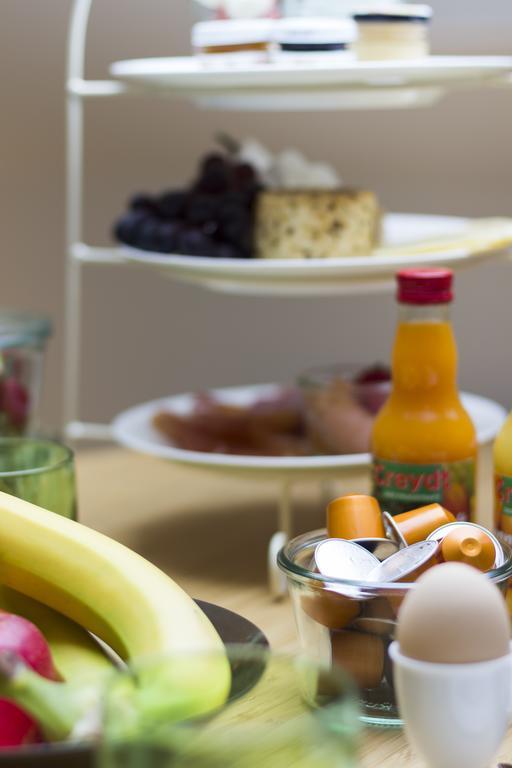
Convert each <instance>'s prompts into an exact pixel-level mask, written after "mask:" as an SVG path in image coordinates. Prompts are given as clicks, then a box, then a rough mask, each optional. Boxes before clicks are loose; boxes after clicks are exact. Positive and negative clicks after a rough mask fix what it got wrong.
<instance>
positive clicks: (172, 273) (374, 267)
mask: <svg viewBox="0 0 512 768" xmlns="http://www.w3.org/2000/svg"><path fill="white" fill-rule="evenodd" d="M511 245H512V219H510V220H509V219H503V220H500V219H496V220H494V219H489V220H486V219H482V220H478V219H474V220H472V219H462V218H455V217H451V216H425V215H419V214H399V213H395V214H388V215H386V216H385V217H384V232H383V245H382V247H381V248H379V249H378V250H377V251H376V252H375V253H374V254H372V255H371V256H360V257H357V258H347V259H286V260H270V259H212V258H206V257H198V256H178V255H172V254H171V255H165V254H157V253H150V252H148V251H141V250H138V249H135V248H129V247H127V246H123V247H122V249H121V250H122V253H123V256H124V257H125V258H126V260H127V261H129V262H134V263H137V264H141V265H143V266H145V267H150V268H152V269H156V270H157V271H158V272H160V273H161V274H162V275H165V276H166V277H169V278H171V279H173V280H179V281H181V282H185V283H192V284H196V285H201V286H203V287H205V288H209V289H211V290H216V291H223V292H226V293H235V294H245V295H253V296H258V295H296V296H311V295H329V294H340V293H356V292H359V293H363V292H364V293H368V292H370V291H372V290H382V289H386V288H389V287H391V286H392V285H393V281H394V276H395V273H396V272H397V270H399V269H401V268H402V267H404V266H405V267H408V266H416V267H420V266H422V267H424V266H434V265H436V264H438V265H443V266H445V267H452V268H454V269H455V268H457V267H463V266H469V265H470V264H472V263H475V262H477V261H479V260H482V259H484V258H490V257H491V256H494V255H496V254H497V253H500V252H502V251H503V250H504V249H505V248H506V247H510V246H511Z"/></svg>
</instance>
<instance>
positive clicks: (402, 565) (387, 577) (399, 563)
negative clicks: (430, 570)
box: [368, 541, 439, 584]
mask: <svg viewBox="0 0 512 768" xmlns="http://www.w3.org/2000/svg"><path fill="white" fill-rule="evenodd" d="M438 549H439V543H438V542H437V541H420V542H419V543H418V544H412V545H411V546H410V547H405V548H404V549H401V550H400V551H399V552H397V553H396V554H395V555H392V556H391V557H389V558H388V559H387V560H385V561H384V562H383V563H379V565H378V566H377V567H376V568H374V569H373V571H371V572H370V573H369V574H368V581H372V582H376V583H380V584H390V583H392V582H394V581H401V580H402V579H405V578H406V577H407V576H410V575H411V574H412V573H414V572H415V571H417V570H418V569H419V568H421V567H422V566H423V565H425V564H426V563H428V561H429V560H430V559H431V558H432V557H433V556H434V555H435V554H436V552H437V550H438Z"/></svg>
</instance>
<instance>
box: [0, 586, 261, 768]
mask: <svg viewBox="0 0 512 768" xmlns="http://www.w3.org/2000/svg"><path fill="white" fill-rule="evenodd" d="M196 602H197V604H198V605H199V607H200V608H201V609H202V610H203V611H204V613H205V614H206V616H207V617H208V618H209V619H210V621H211V622H212V624H213V626H214V627H215V629H216V630H217V632H218V633H219V635H220V636H221V638H222V640H223V642H224V643H225V645H245V646H248V645H255V646H260V647H262V648H268V645H269V644H268V640H267V638H266V637H265V635H264V634H263V632H262V631H261V630H260V629H258V627H256V626H255V625H254V624H252V623H251V622H250V621H248V620H247V619H244V618H243V616H239V615H238V614H237V613H234V612H233V611H228V610H227V609H226V608H221V607H220V606H218V605H212V604H211V603H205V602H203V601H202V600H196ZM232 673H233V682H232V686H231V694H230V699H231V700H232V699H236V698H239V697H240V696H243V695H244V694H245V693H247V692H248V691H249V690H250V689H251V688H253V687H254V686H255V685H256V683H257V682H258V680H259V679H260V677H261V675H262V673H263V666H262V664H259V663H258V664H250V665H248V664H242V665H238V666H234V667H233V668H232ZM0 766H1V768H71V767H72V768H94V766H95V759H94V752H93V750H92V749H91V748H90V747H87V746H84V745H80V744H68V743H64V744H51V745H46V744H43V745H40V746H39V745H38V746H32V747H26V748H21V747H20V748H17V749H15V750H8V749H4V750H2V749H0Z"/></svg>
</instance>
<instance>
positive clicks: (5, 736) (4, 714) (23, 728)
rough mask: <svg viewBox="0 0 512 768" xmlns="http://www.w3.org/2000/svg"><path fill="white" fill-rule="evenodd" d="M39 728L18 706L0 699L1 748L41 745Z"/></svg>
mask: <svg viewBox="0 0 512 768" xmlns="http://www.w3.org/2000/svg"><path fill="white" fill-rule="evenodd" d="M42 741H43V737H42V736H41V731H40V730H39V726H38V725H37V723H36V722H35V720H33V719H32V718H31V717H30V715H27V714H26V713H25V712H24V711H23V710H22V709H20V707H18V705H17V704H14V703H13V702H11V701H7V699H0V748H2V747H4V748H5V747H21V746H24V745H26V744H40V743H41V742H42Z"/></svg>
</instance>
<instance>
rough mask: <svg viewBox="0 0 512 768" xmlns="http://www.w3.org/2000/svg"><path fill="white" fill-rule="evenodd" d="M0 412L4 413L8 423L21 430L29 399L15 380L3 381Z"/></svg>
mask: <svg viewBox="0 0 512 768" xmlns="http://www.w3.org/2000/svg"><path fill="white" fill-rule="evenodd" d="M1 394H2V410H3V411H5V413H6V414H7V417H8V419H9V421H10V423H11V424H12V425H13V426H14V427H17V428H18V429H22V428H23V427H24V426H25V424H26V423H27V419H28V414H29V408H30V398H29V395H28V392H27V390H26V389H25V387H24V386H23V384H21V383H20V382H19V381H17V380H16V379H13V378H10V379H4V381H3V386H2V393H1Z"/></svg>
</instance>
